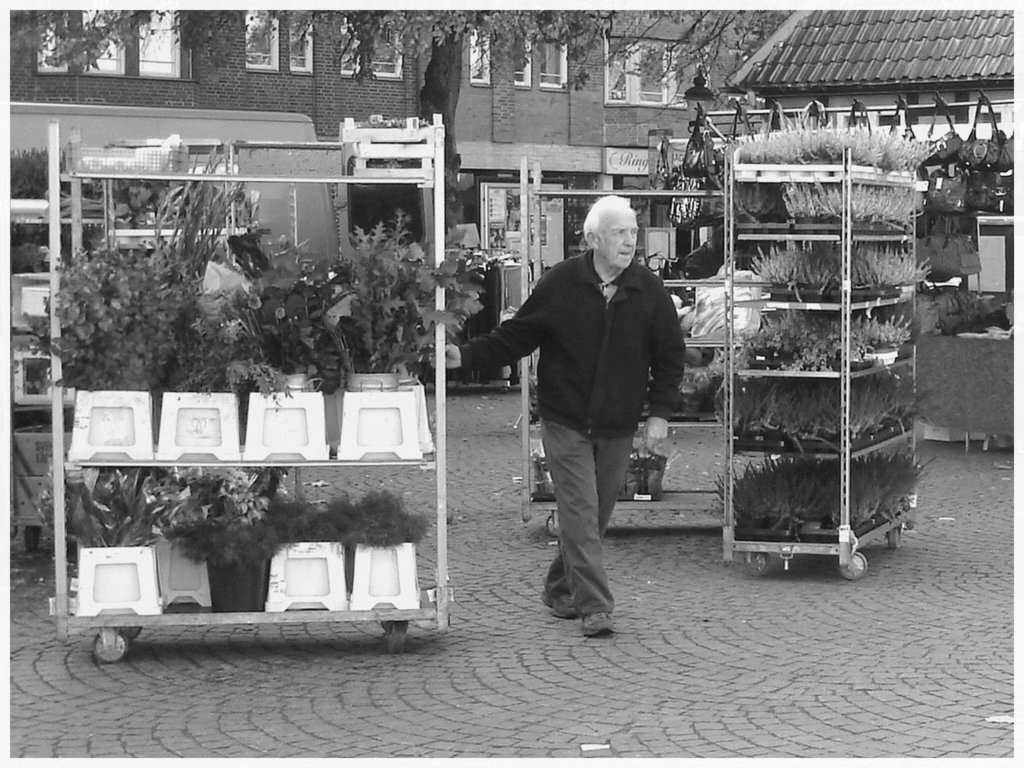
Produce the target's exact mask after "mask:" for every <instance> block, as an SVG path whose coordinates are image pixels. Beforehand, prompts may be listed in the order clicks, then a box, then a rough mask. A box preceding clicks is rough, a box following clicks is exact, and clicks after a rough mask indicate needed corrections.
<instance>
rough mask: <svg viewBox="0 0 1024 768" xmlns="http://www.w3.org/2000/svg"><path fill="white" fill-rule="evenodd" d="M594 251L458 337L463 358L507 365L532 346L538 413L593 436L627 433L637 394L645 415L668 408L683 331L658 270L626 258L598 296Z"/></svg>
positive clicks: (679, 370)
mask: <svg viewBox="0 0 1024 768" xmlns="http://www.w3.org/2000/svg"><path fill="white" fill-rule="evenodd" d="M593 259H594V257H593V254H592V253H586V254H583V255H582V256H577V257H574V258H571V259H567V260H565V261H563V262H561V263H559V264H557V265H555V266H554V267H552V268H551V269H550V270H548V272H546V273H545V274H544V276H543V277H542V278H541V279H540V280H539V281H538V283H537V285H536V287H535V288H534V289H533V292H532V293H531V294H530V295H529V297H528V298H527V299H526V301H525V302H523V305H522V306H521V307H520V308H519V311H518V312H517V313H516V315H515V317H513V318H511V319H509V320H506V321H505V322H504V323H502V324H501V325H500V326H498V327H497V328H495V329H494V330H493V331H491V332H490V333H488V334H485V335H483V336H478V337H476V338H473V339H470V340H469V341H468V342H467V343H466V344H464V345H462V346H461V347H460V352H461V354H462V365H463V367H464V368H475V367H482V366H487V365H496V366H502V365H512V364H513V363H515V362H516V361H517V360H519V359H520V358H522V357H525V356H526V355H528V354H530V353H531V352H533V351H534V350H535V349H538V348H539V349H540V358H539V360H538V363H537V406H538V409H539V412H540V416H541V418H544V419H550V420H551V421H555V422H558V423H559V424H563V425H565V426H567V427H571V428H573V429H576V430H579V431H581V432H584V433H586V434H588V435H592V436H594V437H620V436H625V435H631V434H633V433H634V432H635V431H636V428H637V425H638V423H639V421H640V418H641V416H642V414H643V409H644V404H645V403H649V405H650V409H649V413H650V415H651V416H662V417H664V418H668V417H669V416H670V414H671V413H672V411H673V406H674V405H675V404H676V403H677V401H678V398H679V382H680V380H681V379H682V377H683V352H684V351H685V349H684V344H683V334H682V331H681V330H680V328H679V321H678V319H677V317H676V311H675V306H674V305H673V303H672V299H671V297H670V296H669V294H668V291H666V290H665V286H664V285H663V284H662V282H661V278H659V277H658V276H657V275H655V274H654V273H653V272H651V271H650V270H649V269H647V268H646V267H645V266H643V265H642V264H639V263H638V262H636V261H634V262H633V263H632V264H630V265H629V267H627V268H626V269H625V270H624V271H623V272H622V274H620V275H619V277H618V278H616V281H615V283H616V285H617V290H616V292H615V295H614V296H612V298H611V300H610V301H609V302H608V303H607V305H606V303H605V299H604V295H603V294H602V293H601V287H600V280H599V279H598V276H597V273H596V272H595V271H594V266H593Z"/></svg>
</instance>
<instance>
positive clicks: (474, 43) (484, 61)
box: [469, 32, 491, 85]
mask: <svg viewBox="0 0 1024 768" xmlns="http://www.w3.org/2000/svg"><path fill="white" fill-rule="evenodd" d="M469 82H470V83H472V84H473V85H490V84H491V41H490V39H488V38H487V37H484V38H482V39H481V37H480V35H479V34H478V33H477V32H473V33H472V34H471V35H470V36H469Z"/></svg>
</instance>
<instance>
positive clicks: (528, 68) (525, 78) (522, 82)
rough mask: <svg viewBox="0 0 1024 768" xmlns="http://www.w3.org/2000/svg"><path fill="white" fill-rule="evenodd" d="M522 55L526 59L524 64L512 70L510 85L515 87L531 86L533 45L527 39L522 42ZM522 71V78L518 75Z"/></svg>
mask: <svg viewBox="0 0 1024 768" xmlns="http://www.w3.org/2000/svg"><path fill="white" fill-rule="evenodd" d="M523 56H524V57H525V59H526V63H525V66H523V68H522V69H520V70H512V85H513V86H515V87H516V88H532V87H533V46H532V45H530V41H529V40H527V41H525V42H524V43H523ZM520 73H522V78H520V77H519V75H520Z"/></svg>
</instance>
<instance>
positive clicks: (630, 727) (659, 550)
mask: <svg viewBox="0 0 1024 768" xmlns="http://www.w3.org/2000/svg"><path fill="white" fill-rule="evenodd" d="M518 402H519V399H518V393H516V392H513V393H500V392H490V393H487V394H481V393H479V392H474V393H469V394H458V395H453V396H452V397H451V398H450V400H449V405H450V410H449V425H450V453H449V455H450V466H451V469H450V483H449V492H450V507H451V512H452V515H453V520H452V523H451V525H450V526H449V557H450V572H451V584H452V586H453V587H454V589H455V592H456V598H457V601H458V602H457V604H456V605H455V606H454V607H453V618H452V626H451V631H450V632H449V633H447V634H444V635H440V634H437V633H436V632H434V631H428V630H424V629H420V628H416V627H414V628H412V629H410V635H409V640H408V647H407V652H406V653H405V654H403V655H396V656H391V655H388V654H387V652H386V650H385V648H384V644H383V641H382V636H381V632H380V629H379V627H377V626H376V625H370V624H344V623H341V624H336V625H333V624H332V625H307V626H288V627H271V626H267V625H264V626H260V627H230V628H209V629H207V628H196V629H180V630H175V629H159V630H158V629H154V630H147V631H145V632H143V634H142V635H141V636H140V637H139V638H138V639H137V640H136V641H135V642H134V644H133V647H132V651H131V653H130V654H129V656H128V657H127V658H126V659H125V660H124V661H123V662H121V663H119V664H111V665H97V664H96V663H94V661H93V659H92V656H91V653H90V646H91V642H92V637H91V635H89V636H87V635H74V636H72V638H71V639H70V640H69V641H68V642H67V643H61V642H58V641H57V640H56V638H55V636H54V629H53V624H52V619H50V618H49V617H48V616H47V608H46V598H47V597H48V596H49V595H52V594H53V576H52V570H51V566H50V564H49V555H46V554H42V553H37V554H34V555H31V554H25V553H21V552H17V551H16V552H15V553H14V556H13V558H12V566H11V600H12V610H11V651H10V663H11V671H10V685H11V699H10V710H11V723H10V725H11V731H10V732H11V755H12V756H13V757H40V758H53V757H62V758H70V757H193V758H199V757H260V756H270V757H323V756H331V757H386V756H405V757H434V758H443V757H476V758H480V757H693V758H704V757H717V758H735V757H778V758H787V757H805V758H823V757H836V758H838V757H859V758H870V757H917V758H939V757H1004V758H1006V757H1011V756H1013V725H1012V715H1013V676H1012V672H1013V557H1012V552H1013V548H1012V547H1013V527H1012V513H1013V472H1012V471H1011V470H1010V469H1008V468H1006V467H1008V466H1009V465H1011V464H1012V462H1013V456H1012V454H1011V453H1009V452H1005V451H1004V452H983V451H982V450H981V448H980V444H978V443H975V444H973V447H972V450H971V451H970V452H968V453H965V452H964V450H963V446H962V445H954V444H947V443H935V442H923V443H920V444H919V448H920V451H919V453H920V455H921V456H922V457H923V458H924V459H925V460H927V461H929V462H930V463H929V464H928V468H927V475H926V480H925V483H924V485H923V487H922V488H921V489H920V508H919V514H918V524H917V527H916V528H915V529H914V530H913V531H908V532H907V533H906V534H905V535H904V539H903V541H904V544H903V547H902V548H901V549H899V550H889V549H887V548H885V547H884V545H883V546H881V547H873V548H871V549H869V550H867V552H866V553H867V555H868V559H869V561H870V568H869V571H868V573H867V575H866V576H865V577H864V578H863V579H862V580H860V581H858V582H848V581H845V580H843V579H841V578H840V577H839V576H838V575H837V573H836V561H835V559H833V558H829V557H807V558H805V559H803V560H801V559H799V558H798V559H797V560H795V561H794V562H793V564H792V567H791V568H790V570H789V572H785V573H780V574H778V575H769V576H763V577H760V578H758V577H752V576H748V575H747V574H746V573H745V572H744V570H743V569H742V568H741V567H740V565H739V564H738V563H733V564H727V563H724V562H723V560H722V551H721V540H720V531H719V530H715V529H709V528H703V529H696V530H694V529H691V530H683V529H678V528H676V529H671V528H659V527H657V526H658V525H660V524H661V523H662V522H664V520H668V521H669V522H671V520H672V516H671V515H667V516H666V515H662V516H661V517H663V518H664V520H661V521H659V519H658V517H659V516H658V515H648V516H646V519H645V520H642V521H641V522H642V523H644V525H635V524H631V525H629V526H627V527H625V528H619V529H617V530H616V531H615V532H614V533H613V534H612V535H611V536H610V539H609V541H608V547H607V549H608V559H609V570H610V573H611V578H612V586H613V589H614V592H615V594H616V596H617V601H618V604H617V609H616V622H617V628H618V631H617V633H616V634H615V635H614V636H612V637H608V638H596V639H584V638H583V637H582V636H581V634H580V630H579V626H578V623H577V622H572V621H564V620H559V619H556V618H553V617H551V616H550V615H548V613H547V612H546V610H545V609H544V608H543V606H542V605H541V604H540V601H539V599H538V593H539V589H540V585H541V578H542V574H543V572H544V569H545V568H546V566H547V563H548V561H549V559H550V557H551V556H552V547H551V541H550V539H549V538H548V536H547V535H546V533H545V530H544V517H543V516H542V515H538V516H534V517H533V519H531V520H530V521H529V522H528V523H523V522H522V520H521V519H520V509H519V501H518V498H519V497H518V488H517V486H516V485H515V484H514V482H513V478H514V477H516V476H518V475H520V474H521V468H520V465H519V458H518V456H519V453H518V452H519V439H518V435H517V433H516V432H515V431H513V428H512V425H513V423H514V421H515V417H516V408H517V407H518ZM715 445H716V443H715V442H714V440H709V439H707V437H703V438H693V439H692V440H689V439H684V440H682V441H681V442H680V443H679V450H680V455H679V457H678V458H677V460H676V462H675V463H674V466H675V467H676V468H677V469H685V470H687V471H688V472H690V473H691V474H692V476H693V477H694V478H695V483H694V484H695V485H700V484H702V483H703V484H706V485H707V486H708V487H712V485H713V477H711V475H710V473H709V469H710V470H712V471H713V470H714V466H715V463H716V456H715ZM432 477H433V475H432V474H431V475H427V474H426V473H419V472H417V471H413V472H404V473H399V474H394V475H391V476H388V475H377V476H374V475H371V474H366V475H361V476H354V475H353V474H352V473H348V474H347V475H343V474H342V473H337V474H332V475H327V476H324V477H323V478H322V479H325V480H327V481H329V482H330V483H332V484H333V485H334V486H336V487H338V488H343V487H345V484H346V483H348V484H349V485H355V486H358V487H366V486H370V485H373V484H375V483H379V482H384V483H387V484H389V486H390V487H393V488H400V489H402V490H403V491H404V492H405V493H406V494H407V498H408V499H409V501H410V504H414V505H415V504H424V505H426V506H427V507H429V505H430V504H431V503H432V502H431V501H430V499H432V495H431V488H432V482H433V481H432ZM709 477H710V479H709ZM698 478H699V479H700V482H697V481H696V480H697V479H698ZM320 490H322V491H323V490H325V489H320ZM424 499H426V501H424ZM635 519H636V516H633V517H632V518H631V520H633V521H635ZM18 541H20V539H19V540H18ZM14 546H15V548H17V541H15V542H14ZM432 548H433V542H432V541H430V542H427V543H426V544H424V545H423V546H422V547H421V563H420V565H421V578H430V576H429V574H430V573H431V562H430V561H431V558H432V556H433V555H432V552H431V551H430V550H431V549H432ZM1007 719H1009V720H1010V722H1009V723H1007V722H1005V721H1006V720H1007Z"/></svg>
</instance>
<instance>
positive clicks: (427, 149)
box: [26, 115, 451, 661]
mask: <svg viewBox="0 0 1024 768" xmlns="http://www.w3.org/2000/svg"><path fill="white" fill-rule="evenodd" d="M350 125H354V124H352V123H350V122H349V121H346V124H345V126H343V127H341V128H340V130H339V133H340V134H341V135H342V136H344V134H345V132H346V131H347V130H348V128H349V127H350ZM356 130H358V131H362V132H361V133H360V134H359V135H360V140H361V141H362V142H372V141H373V139H374V137H377V139H378V141H381V142H385V141H387V140H391V139H393V138H394V137H396V136H397V135H398V134H396V133H395V132H389V130H390V129H381V130H380V131H379V132H378V131H377V130H375V129H365V130H364V129H356ZM399 133H401V132H399ZM406 133H408V132H406ZM410 136H411V135H410ZM410 136H406V137H405V138H404V139H401V140H403V141H410V140H416V141H425V143H424V144H419V145H416V146H417V149H416V150H415V153H416V155H417V157H419V158H420V160H421V162H420V165H419V167H416V168H401V169H381V170H386V171H387V173H378V172H377V171H378V169H373V168H369V169H363V170H360V171H359V172H357V173H355V174H352V175H344V174H339V173H334V172H331V171H330V170H328V171H327V172H325V173H323V174H320V173H310V172H309V170H308V166H307V167H306V170H305V172H299V173H296V174H294V175H293V174H292V173H291V172H290V171H289V170H288V168H282V169H281V170H280V171H279V172H277V173H262V172H261V173H229V172H224V171H223V168H221V169H219V170H218V171H214V172H210V173H206V172H202V171H193V172H187V173H184V172H177V171H175V172H170V171H167V172H160V171H149V170H137V171H136V170H131V171H127V170H125V171H122V170H111V171H105V172H97V171H67V172H64V173H62V172H61V168H60V165H59V163H60V158H61V155H62V152H61V140H60V139H61V134H60V125H59V124H58V122H57V121H53V122H51V124H50V130H49V157H50V166H49V171H50V172H49V190H50V194H49V199H48V201H47V203H48V216H50V217H52V218H51V219H50V222H51V232H50V242H51V246H50V248H51V252H52V253H59V252H60V232H59V213H60V200H59V194H60V184H61V182H62V181H70V182H71V195H72V201H71V202H72V205H71V210H72V230H73V231H72V243H73V246H74V244H75V243H76V242H77V243H79V244H80V243H81V229H82V225H83V223H84V219H83V216H82V211H81V192H82V189H81V187H82V185H81V183H80V180H81V179H84V178H89V179H100V180H103V181H104V182H109V181H110V180H116V179H140V178H143V179H149V180H164V181H172V182H189V183H196V182H204V183H207V182H214V183H216V182H232V183H241V182H284V183H288V184H292V185H294V184H304V183H315V184H324V183H334V184H374V185H377V184H405V185H410V184H415V185H418V186H420V187H422V188H427V189H440V188H442V186H443V179H444V126H443V124H442V122H441V117H440V115H435V116H434V119H433V123H432V124H431V125H429V126H426V127H423V128H417V130H416V131H415V136H411V137H410ZM242 144H244V146H245V148H248V149H251V148H253V147H258V148H260V149H264V150H266V151H268V152H273V151H275V150H276V151H279V152H280V151H284V152H286V153H288V157H289V158H292V156H293V155H294V154H295V153H297V152H302V151H304V150H308V151H310V152H316V153H319V154H318V155H317V156H318V157H319V156H320V154H322V153H323V151H324V150H325V149H326V150H328V151H334V152H340V151H342V150H346V149H351V150H352V151H351V156H353V157H357V158H358V157H363V156H373V157H382V156H385V155H386V154H387V151H386V150H385V149H384V147H385V146H390V145H386V144H379V145H375V146H373V147H370V148H368V147H367V146H365V145H364V146H362V148H358V147H353V146H349V145H351V142H348V144H346V142H337V143H327V142H324V143H321V142H317V143H308V144H303V145H301V146H299V145H297V144H295V143H281V142H244V143H242ZM242 144H240V145H239V146H241V145H242ZM395 146H396V147H401V146H402V145H395ZM228 150H229V158H233V152H234V145H228ZM395 151H396V153H397V155H398V156H399V157H407V156H408V154H409V152H408V150H407V149H396V150H395ZM80 152H81V148H80V146H79V139H78V134H77V132H73V134H72V141H71V152H70V153H69V156H70V157H71V158H76V157H81V154H80ZM94 154H95V156H96V157H98V158H101V159H102V158H103V157H104V155H103V152H102V151H96V152H95V153H94ZM70 162H72V163H73V162H74V160H73V159H72V160H71V161H70ZM313 165H314V166H315V165H316V164H315V163H314V164H313ZM227 166H228V167H235V166H234V164H233V162H232V161H229V162H228V163H227ZM396 171H397V173H396ZM26 213H31V214H32V215H40V213H39V211H35V210H33V211H26ZM428 215H429V216H431V217H432V228H431V229H430V230H429V237H430V239H431V242H432V245H433V247H432V249H431V250H432V251H433V254H432V255H433V257H434V259H435V261H436V263H438V264H440V262H441V260H443V258H444V254H445V250H444V236H445V220H444V215H445V207H444V199H443V196H442V195H438V194H435V195H434V196H433V205H432V208H431V209H430V210H429V211H428ZM150 233H152V234H150ZM108 234H109V235H113V236H115V237H119V236H124V235H125V234H127V235H128V236H129V237H130V238H140V237H142V238H145V237H149V236H155V235H156V234H158V233H157V232H156V230H145V231H143V230H130V231H129V230H122V229H120V228H118V229H112V230H111V231H110V232H108ZM50 286H51V293H53V292H55V291H56V290H57V287H58V286H59V276H58V274H57V272H56V271H53V272H51V275H50ZM436 302H437V303H438V305H439V306H438V308H440V305H441V303H442V302H443V296H442V294H441V292H440V291H439V292H438V293H437V296H436ZM50 327H51V333H52V335H53V336H55V337H59V335H60V324H59V321H58V319H57V317H56V315H55V314H54V312H53V309H52V308H51V316H50ZM434 344H435V350H436V352H437V353H438V354H440V351H441V350H443V348H444V344H445V327H444V326H443V325H441V324H438V325H437V327H436V328H435V333H434ZM51 368H52V372H53V378H54V379H55V380H58V381H59V380H60V376H61V370H60V359H59V358H58V357H52V358H51ZM54 392H55V398H54V406H53V408H52V424H53V426H52V432H53V455H54V456H55V457H64V456H65V455H66V453H65V445H64V440H65V437H64V424H65V414H64V409H63V407H61V406H60V405H59V402H60V400H61V397H60V393H61V392H62V388H60V387H57V386H55V387H54ZM445 392H446V371H445V369H444V366H438V367H437V368H436V369H435V371H434V414H435V418H434V428H435V431H436V434H435V435H434V444H435V449H434V452H433V454H428V455H427V456H426V457H424V458H423V459H419V460H392V459H381V460H373V459H369V460H366V461H339V460H329V461H303V460H294V459H287V460H284V459H281V460H275V459H267V460H260V461H213V460H203V459H202V458H201V457H199V456H198V454H193V455H194V456H196V458H197V460H192V459H189V458H188V457H187V456H186V457H183V458H181V459H179V460H174V461H164V460H153V461H131V460H122V459H119V458H113V459H108V458H106V457H104V458H103V460H99V458H97V459H96V460H89V461H74V462H65V461H63V460H59V459H58V460H57V461H55V465H54V482H53V492H54V535H55V539H56V541H58V542H60V541H63V540H65V538H66V535H67V532H66V525H67V520H66V510H65V477H64V469H65V468H66V467H72V468H84V467H100V466H118V467H172V466H200V467H223V466H237V467H257V466H258V467H268V466H271V467H289V468H293V469H294V470H295V474H296V476H297V475H298V474H299V471H300V470H301V469H302V468H305V467H317V468H346V469H357V468H358V469H365V468H369V467H391V468H396V469H399V468H404V469H421V470H432V471H434V472H435V480H436V499H435V502H436V503H435V507H436V545H437V549H436V558H435V563H434V566H435V568H434V585H433V586H432V587H431V588H429V589H427V590H421V594H420V607H419V608H417V609H402V610H398V609H393V608H390V607H382V606H379V607H378V608H375V609H373V610H346V611H337V610H332V611H326V610H325V611H318V610H306V609H304V610H286V611H283V612H262V611H254V612H232V613H212V612H209V611H202V612H187V611H180V610H172V611H167V612H164V613H161V614H159V615H153V616H148V615H147V616H142V615H137V614H134V613H132V614H127V615H125V614H117V615H107V614H102V615H99V616H77V615H73V613H72V611H71V607H72V605H73V604H74V603H73V598H72V597H70V595H69V589H68V587H69V583H68V563H67V553H66V549H65V547H63V546H57V547H56V548H55V558H54V559H55V574H56V590H55V591H56V594H55V596H54V597H53V598H52V600H51V613H52V614H53V615H54V617H55V621H56V628H57V637H58V638H59V639H60V640H66V639H67V637H68V634H69V632H71V631H84V630H89V629H92V628H99V634H98V636H97V639H96V646H95V648H96V653H97V656H98V658H100V660H101V661H117V660H120V658H122V657H123V655H124V653H125V652H126V651H127V644H128V640H129V639H130V638H131V637H134V635H132V634H131V633H130V632H125V631H122V630H124V629H125V628H128V629H131V630H138V629H140V628H142V627H168V626H216V625H227V624H287V623H322V622H365V621H375V622H381V623H382V624H383V625H384V630H385V639H386V640H387V645H388V650H391V651H392V652H395V651H400V650H402V648H403V647H404V639H405V631H406V629H407V627H408V624H409V622H412V621H415V622H417V623H419V624H421V625H424V626H427V627H428V628H433V629H435V630H436V631H437V632H438V633H445V632H447V631H448V627H449V604H450V602H451V588H450V586H449V585H448V555H447V516H448V513H447V458H446V457H447V437H446V432H447V428H446V415H445V413H446V411H445V409H446V395H445ZM174 607H176V606H172V608H174Z"/></svg>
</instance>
